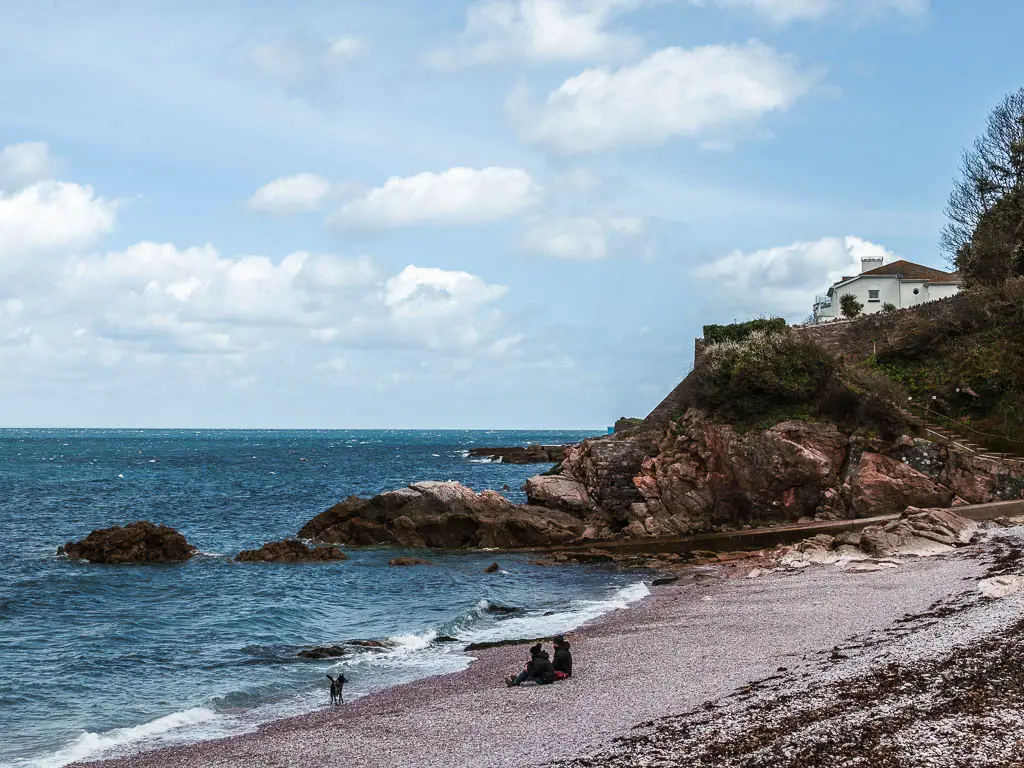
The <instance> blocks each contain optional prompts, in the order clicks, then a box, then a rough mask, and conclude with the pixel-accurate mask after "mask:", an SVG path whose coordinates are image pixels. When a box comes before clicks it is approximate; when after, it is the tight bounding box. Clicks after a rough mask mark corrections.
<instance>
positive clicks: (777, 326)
mask: <svg viewBox="0 0 1024 768" xmlns="http://www.w3.org/2000/svg"><path fill="white" fill-rule="evenodd" d="M784 330H786V321H785V319H784V318H781V317H758V318H756V319H754V320H748V321H747V322H745V323H729V324H728V325H705V326H704V342H705V343H706V344H721V343H722V342H726V341H743V340H744V339H745V338H747V337H748V336H750V334H752V333H758V332H761V333H776V332H779V331H784Z"/></svg>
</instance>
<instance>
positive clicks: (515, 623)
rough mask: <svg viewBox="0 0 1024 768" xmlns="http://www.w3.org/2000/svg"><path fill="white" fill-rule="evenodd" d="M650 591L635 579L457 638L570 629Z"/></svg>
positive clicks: (497, 637)
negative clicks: (602, 594)
mask: <svg viewBox="0 0 1024 768" xmlns="http://www.w3.org/2000/svg"><path fill="white" fill-rule="evenodd" d="M650 593H651V591H650V589H648V588H647V585H646V584H644V583H643V582H642V581H638V582H636V583H635V584H628V585H626V586H625V587H621V588H620V589H617V590H615V591H614V592H613V593H612V594H611V595H609V596H608V597H606V598H604V599H603V600H573V601H572V602H571V603H569V605H568V606H567V607H566V608H565V609H563V610H560V611H555V612H553V613H549V614H548V615H542V614H538V613H528V614H526V615H524V616H510V617H508V618H505V619H502V620H501V621H499V622H496V623H495V624H493V625H491V626H488V627H480V628H473V629H470V630H468V631H466V632H462V633H459V634H458V637H459V639H460V640H469V641H472V642H477V643H479V642H494V641H497V640H512V639H517V638H529V637H543V636H548V635H555V634H559V633H565V632H571V631H572V630H574V629H576V628H577V627H580V626H582V625H583V624H586V623H587V622H588V621H593V620H594V619H596V618H598V617H599V616H603V615H604V614H606V613H611V612H612V611H617V610H619V609H620V608H625V607H627V606H629V605H631V604H632V603H635V602H636V601H637V600H642V599H643V598H645V597H647V595H649V594H650ZM484 602H486V601H484Z"/></svg>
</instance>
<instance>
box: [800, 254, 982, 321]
mask: <svg viewBox="0 0 1024 768" xmlns="http://www.w3.org/2000/svg"><path fill="white" fill-rule="evenodd" d="M962 287H963V282H962V281H961V279H960V275H959V274H958V273H956V272H943V271H941V270H938V269H932V268H931V267H925V266H922V265H921V264H914V263H912V262H909V261H894V262H893V263H892V264H885V265H883V264H882V260H881V259H880V258H869V259H861V260H860V274H859V275H855V276H854V277H847V276H845V275H844V276H843V277H842V278H841V279H840V280H839V282H837V283H835V284H834V285H833V286H832V287H831V288H829V289H828V293H826V294H825V295H824V296H816V297H815V299H814V322H816V323H819V322H824V321H828V320H835V319H837V318H840V317H842V316H843V313H842V310H841V308H840V306H839V299H840V298H841V297H842V296H845V295H846V294H848V293H849V294H853V296H854V297H856V299H857V301H859V302H860V303H861V305H863V309H862V310H861V312H863V313H864V314H866V315H870V314H873V313H875V312H881V311H882V309H883V308H885V306H886V305H887V304H891V305H892V306H893V307H895V308H896V309H902V308H904V307H912V306H914V305H915V304H923V303H924V302H926V301H935V299H944V298H946V297H947V296H952V295H953V294H954V293H958V292H959V291H960V289H961V288H962Z"/></svg>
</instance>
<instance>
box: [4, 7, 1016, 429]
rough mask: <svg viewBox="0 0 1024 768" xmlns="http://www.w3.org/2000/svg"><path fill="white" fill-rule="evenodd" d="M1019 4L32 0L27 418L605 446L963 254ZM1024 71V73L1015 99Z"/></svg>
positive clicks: (9, 75) (8, 201)
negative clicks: (886, 287) (472, 430)
mask: <svg viewBox="0 0 1024 768" xmlns="http://www.w3.org/2000/svg"><path fill="white" fill-rule="evenodd" d="M1022 25H1024V8H1022V7H1020V6H1019V4H1018V3H1014V2H1010V1H1009V0H1006V1H1005V2H996V0H991V1H990V2H987V3H985V4H984V12H983V13H982V12H980V11H979V10H978V8H977V7H975V4H968V3H961V2H953V0H931V2H929V0H857V1H856V2H854V0H482V1H480V2H466V0H459V1H458V2H449V0H437V1H436V2H432V3H423V2H416V3H414V2H411V0H386V1H385V0H377V1H376V2H369V1H368V2H362V1H360V0H350V1H349V2H319V1H309V0H307V1H302V0H293V1H292V2H288V3H283V2H267V1H265V0H264V1H260V2H257V1H255V0H246V2H241V0H222V1H221V2H218V3H199V2H186V1H185V0H180V1H177V2H171V1H170V0H166V1H164V2H156V1H155V0H133V2H131V3H127V2H123V1H122V0H52V2H51V1H47V2H43V1H41V0H7V1H6V2H0V425H6V426H137V427H146V426H167V427H323V428H331V427H339V428H345V427H347V428H357V427H366V428H382V427H409V428H415V427H428V428H442V427H451V428H464V427H480V428H516V427H522V428H544V427H551V428H602V427H603V426H604V425H605V424H609V423H611V422H612V421H613V420H614V419H615V418H616V417H618V416H622V415H644V414H645V413H646V412H648V411H649V410H650V409H651V408H652V407H653V406H654V405H656V404H657V402H658V401H659V400H660V398H661V397H662V396H663V395H664V394H665V393H666V392H667V391H668V390H669V389H671V387H672V386H673V385H674V384H675V382H677V381H678V380H679V378H680V377H681V376H682V375H684V374H685V372H686V371H687V370H688V367H689V364H690V359H691V355H692V344H693V338H694V337H695V336H698V335H700V326H701V325H702V324H703V323H707V322H727V321H731V320H733V319H746V318H749V317H755V316H758V315H762V314H776V313H778V314H783V315H785V316H786V317H788V318H789V319H791V320H793V321H799V320H801V319H802V318H803V317H804V316H806V314H807V313H808V311H809V309H810V303H811V300H812V297H813V295H814V293H815V292H816V291H819V290H821V289H823V288H824V287H825V286H827V285H828V284H829V282H830V277H831V276H834V275H836V274H837V273H839V272H842V271H843V269H844V268H845V269H846V271H849V269H850V268H851V267H850V265H851V264H852V263H854V261H855V260H856V259H857V258H859V256H860V255H862V254H863V253H879V252H881V253H884V254H885V255H886V258H907V259H910V260H913V261H918V262H921V263H925V264H930V265H933V266H942V257H941V255H940V254H939V252H938V248H937V242H938V234H939V230H940V229H941V226H942V223H943V218H942V206H943V204H944V202H945V198H946V195H947V194H948V191H949V188H950V186H951V183H952V180H953V178H954V176H955V174H956V169H957V163H958V160H959V153H960V151H961V148H962V147H964V146H965V145H967V144H968V143H969V142H970V141H971V140H972V139H973V137H974V136H975V135H977V134H978V133H979V132H980V131H981V130H982V128H983V124H984V119H985V116H986V114H987V113H988V111H989V110H990V109H991V107H992V106H994V105H995V103H996V102H997V101H998V100H999V99H1000V98H1001V97H1002V95H1003V94H1004V93H1006V92H1007V91H1010V90H1013V89H1016V88H1018V87H1020V85H1021V84H1022V83H1021V82H1020V80H1019V78H1020V76H1021V75H1020V67H1019V56H1018V55H1017V54H1016V51H1017V48H1018V46H1017V42H1018V41H1017V39H1016V34H1015V30H1018V29H1020V28H1021V27H1022ZM1015 78H1017V79H1015Z"/></svg>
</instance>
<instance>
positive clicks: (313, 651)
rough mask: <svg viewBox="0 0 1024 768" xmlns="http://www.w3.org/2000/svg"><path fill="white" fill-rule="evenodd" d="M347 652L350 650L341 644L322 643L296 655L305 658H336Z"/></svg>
mask: <svg viewBox="0 0 1024 768" xmlns="http://www.w3.org/2000/svg"><path fill="white" fill-rule="evenodd" d="M346 653H348V650H347V649H346V648H343V647H342V646H340V645H320V646H317V647H316V648H306V649H305V650H302V651H299V652H298V653H297V654H295V655H296V656H301V657H302V658H304V659H334V658H337V657H338V656H344V655H345V654H346Z"/></svg>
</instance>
